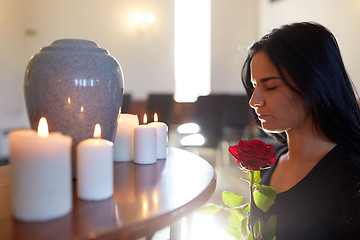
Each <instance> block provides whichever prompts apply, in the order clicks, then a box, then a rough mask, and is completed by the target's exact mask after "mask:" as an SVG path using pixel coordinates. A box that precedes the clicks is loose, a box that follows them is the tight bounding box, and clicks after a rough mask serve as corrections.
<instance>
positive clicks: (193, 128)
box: [176, 123, 200, 134]
mask: <svg viewBox="0 0 360 240" xmlns="http://www.w3.org/2000/svg"><path fill="white" fill-rule="evenodd" d="M176 131H177V132H178V133H179V134H194V133H198V132H199V131H200V127H199V125H198V124H196V123H184V124H181V125H180V126H178V127H177V128H176Z"/></svg>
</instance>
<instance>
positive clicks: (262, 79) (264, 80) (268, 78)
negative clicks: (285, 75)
mask: <svg viewBox="0 0 360 240" xmlns="http://www.w3.org/2000/svg"><path fill="white" fill-rule="evenodd" d="M273 79H281V77H273V76H270V77H266V78H261V79H260V82H261V83H264V82H267V81H269V80H273Z"/></svg>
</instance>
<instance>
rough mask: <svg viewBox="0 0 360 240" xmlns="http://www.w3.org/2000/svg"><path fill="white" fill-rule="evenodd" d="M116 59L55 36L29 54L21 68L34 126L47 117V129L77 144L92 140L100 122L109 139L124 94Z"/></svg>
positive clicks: (85, 44)
mask: <svg viewBox="0 0 360 240" xmlns="http://www.w3.org/2000/svg"><path fill="white" fill-rule="evenodd" d="M123 78H124V77H123V73H122V69H121V67H120V65H119V63H118V62H117V61H116V59H115V58H113V57H112V56H110V54H109V52H108V51H106V50H105V49H102V48H100V47H99V46H98V45H97V44H96V43H94V42H92V41H87V40H80V39H60V40H57V41H55V42H53V43H52V44H51V45H50V46H47V47H44V48H42V49H41V50H40V52H39V53H38V54H36V55H34V56H33V57H31V59H30V61H29V63H28V65H27V68H26V72H25V101H26V107H27V112H28V117H29V120H30V125H31V127H32V128H33V129H37V127H38V123H39V119H40V118H41V117H43V116H44V117H46V118H47V120H48V124H49V131H50V132H54V131H58V132H62V133H63V134H66V135H69V136H71V137H72V138H73V149H72V152H73V154H72V159H73V165H72V166H73V176H74V177H76V169H75V167H76V164H75V161H76V145H77V144H78V143H79V142H80V141H82V140H84V139H87V138H92V137H93V133H94V127H95V124H96V123H100V125H101V130H102V134H101V136H102V138H104V139H107V140H110V141H113V140H114V137H115V133H116V127H117V118H118V116H119V114H120V111H121V105H122V98H123V85H124V83H123Z"/></svg>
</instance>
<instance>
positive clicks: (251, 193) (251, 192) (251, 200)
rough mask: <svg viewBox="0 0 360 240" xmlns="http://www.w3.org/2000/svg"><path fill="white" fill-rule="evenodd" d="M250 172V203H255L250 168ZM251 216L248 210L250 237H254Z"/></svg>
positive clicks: (252, 174) (252, 176)
mask: <svg viewBox="0 0 360 240" xmlns="http://www.w3.org/2000/svg"><path fill="white" fill-rule="evenodd" d="M250 174H251V177H250V203H251V204H253V203H255V202H254V195H253V187H254V171H253V170H250ZM252 217H253V216H251V211H250V218H249V228H250V231H251V235H252V238H253V239H255V237H254V228H253V226H252V225H251V221H252Z"/></svg>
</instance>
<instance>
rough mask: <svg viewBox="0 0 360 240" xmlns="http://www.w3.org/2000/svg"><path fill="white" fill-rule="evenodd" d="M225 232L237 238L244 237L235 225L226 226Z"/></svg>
mask: <svg viewBox="0 0 360 240" xmlns="http://www.w3.org/2000/svg"><path fill="white" fill-rule="evenodd" d="M224 230H225V232H227V234H229V235H230V236H232V237H234V238H236V239H242V234H241V233H240V232H239V231H238V230H237V229H236V228H234V227H231V226H226V227H225V228H224Z"/></svg>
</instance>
